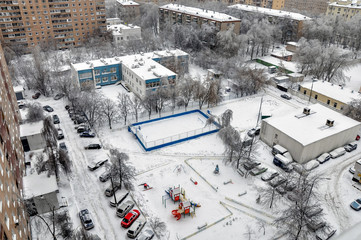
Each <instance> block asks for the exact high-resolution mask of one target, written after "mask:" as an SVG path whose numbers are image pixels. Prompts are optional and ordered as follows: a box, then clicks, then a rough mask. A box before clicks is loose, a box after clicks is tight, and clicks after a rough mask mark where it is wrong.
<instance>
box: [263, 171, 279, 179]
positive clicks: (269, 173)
mask: <svg viewBox="0 0 361 240" xmlns="http://www.w3.org/2000/svg"><path fill="white" fill-rule="evenodd" d="M278 175H279V173H278V172H277V171H276V170H274V169H270V168H269V169H268V170H267V172H265V173H264V174H262V177H261V179H262V180H263V181H265V182H268V181H270V180H272V179H273V178H275V177H277V176H278Z"/></svg>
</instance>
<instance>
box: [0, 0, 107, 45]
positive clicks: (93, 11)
mask: <svg viewBox="0 0 361 240" xmlns="http://www.w3.org/2000/svg"><path fill="white" fill-rule="evenodd" d="M0 9H1V12H0V41H1V42H2V43H3V45H4V46H5V45H21V46H24V47H32V46H34V45H38V44H55V45H56V46H58V47H59V48H67V47H70V46H78V45H81V44H82V42H83V41H84V40H85V39H87V37H88V36H90V35H92V34H93V32H94V31H95V30H97V29H100V30H102V31H105V30H106V23H105V1H104V0H0Z"/></svg>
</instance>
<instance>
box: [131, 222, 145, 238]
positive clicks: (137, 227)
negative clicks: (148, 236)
mask: <svg viewBox="0 0 361 240" xmlns="http://www.w3.org/2000/svg"><path fill="white" fill-rule="evenodd" d="M146 223H147V221H146V220H137V221H135V222H134V224H133V225H132V226H131V227H130V228H129V230H128V232H127V236H128V237H129V238H136V237H137V236H138V234H139V233H140V231H142V229H143V227H144V225H145V224H146Z"/></svg>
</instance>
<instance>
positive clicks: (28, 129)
mask: <svg viewBox="0 0 361 240" xmlns="http://www.w3.org/2000/svg"><path fill="white" fill-rule="evenodd" d="M41 129H43V121H39V122H34V123H24V124H21V125H20V137H25V136H31V135H35V134H39V133H41Z"/></svg>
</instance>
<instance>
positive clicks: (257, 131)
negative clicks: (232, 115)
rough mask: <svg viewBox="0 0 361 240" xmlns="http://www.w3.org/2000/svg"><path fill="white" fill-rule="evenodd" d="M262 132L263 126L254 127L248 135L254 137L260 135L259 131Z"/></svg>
mask: <svg viewBox="0 0 361 240" xmlns="http://www.w3.org/2000/svg"><path fill="white" fill-rule="evenodd" d="M260 132H261V128H260V127H256V128H252V129H250V130H249V131H248V132H247V135H248V136H250V137H254V136H258V135H259V133H260Z"/></svg>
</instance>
